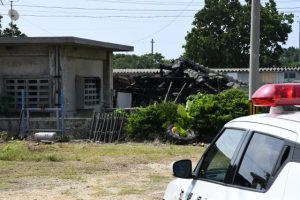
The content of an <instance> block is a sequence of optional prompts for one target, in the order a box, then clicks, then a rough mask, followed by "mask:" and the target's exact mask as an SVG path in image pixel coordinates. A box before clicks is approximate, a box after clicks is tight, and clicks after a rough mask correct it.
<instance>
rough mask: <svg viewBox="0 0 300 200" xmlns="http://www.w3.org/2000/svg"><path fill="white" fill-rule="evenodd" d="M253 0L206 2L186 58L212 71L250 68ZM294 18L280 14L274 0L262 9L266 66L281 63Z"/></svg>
mask: <svg viewBox="0 0 300 200" xmlns="http://www.w3.org/2000/svg"><path fill="white" fill-rule="evenodd" d="M250 22H251V1H250V0H246V3H245V4H244V5H242V4H241V3H240V2H239V0H205V6H204V8H203V9H201V10H200V11H199V12H198V13H197V14H196V15H195V20H194V22H193V27H192V30H191V31H190V32H188V34H187V36H186V37H185V39H186V44H185V45H184V48H185V54H184V56H185V57H187V58H190V59H193V60H195V61H196V62H199V63H201V64H203V65H204V66H207V67H211V68H226V67H248V66H249V50H250ZM292 23H293V15H292V14H283V13H279V12H278V11H277V8H276V3H275V2H274V0H269V2H267V3H266V4H265V5H264V6H262V7H261V40H260V41H261V46H260V63H261V66H262V67H270V66H273V65H278V64H279V61H278V60H279V57H280V55H281V54H282V52H283V50H282V47H281V44H285V42H286V40H287V38H288V34H289V33H290V32H291V31H292Z"/></svg>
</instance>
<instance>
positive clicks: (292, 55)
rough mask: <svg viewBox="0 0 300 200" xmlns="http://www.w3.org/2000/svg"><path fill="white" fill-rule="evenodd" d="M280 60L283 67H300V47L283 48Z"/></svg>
mask: <svg viewBox="0 0 300 200" xmlns="http://www.w3.org/2000/svg"><path fill="white" fill-rule="evenodd" d="M279 61H280V65H281V66H282V67H300V62H299V49H298V48H295V47H289V48H287V49H283V54H282V55H281V56H280V59H279Z"/></svg>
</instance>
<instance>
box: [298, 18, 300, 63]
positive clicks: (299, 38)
mask: <svg viewBox="0 0 300 200" xmlns="http://www.w3.org/2000/svg"><path fill="white" fill-rule="evenodd" d="M298 22H299V49H298V50H299V63H300V19H299V20H298Z"/></svg>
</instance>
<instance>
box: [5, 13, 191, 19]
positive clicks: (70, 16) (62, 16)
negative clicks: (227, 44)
mask: <svg viewBox="0 0 300 200" xmlns="http://www.w3.org/2000/svg"><path fill="white" fill-rule="evenodd" d="M5 15H7V14H5ZM22 16H26V17H45V18H51V17H52V18H95V19H97V18H174V17H177V15H151V16H140V15H137V16H134V15H106V16H92V15H30V14H23V15H22ZM180 17H186V18H190V17H194V16H192V15H186V16H180Z"/></svg>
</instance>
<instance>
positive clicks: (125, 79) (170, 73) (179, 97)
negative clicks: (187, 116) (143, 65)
mask: <svg viewBox="0 0 300 200" xmlns="http://www.w3.org/2000/svg"><path fill="white" fill-rule="evenodd" d="M241 85H244V83H242V82H240V81H237V80H235V79H233V78H231V77H230V76H227V75H224V74H221V73H218V72H216V71H213V70H210V69H208V68H206V67H204V66H202V65H199V64H197V63H194V62H192V61H190V60H187V59H178V60H175V61H174V63H173V64H172V65H163V64H161V65H160V69H115V70H114V89H115V90H116V96H117V97H116V106H117V107H118V106H119V105H121V106H120V107H122V106H123V105H126V106H127V107H129V105H130V106H143V105H148V104H151V103H153V102H161V101H176V102H180V103H183V102H185V101H186V98H187V97H188V96H190V95H192V94H196V93H198V92H202V93H208V94H216V93H219V92H221V91H223V90H225V89H228V88H231V87H234V86H237V87H239V86H241ZM120 95H121V97H123V96H125V97H126V98H120ZM128 99H131V102H127V103H125V104H124V103H123V101H124V100H127V101H128Z"/></svg>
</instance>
